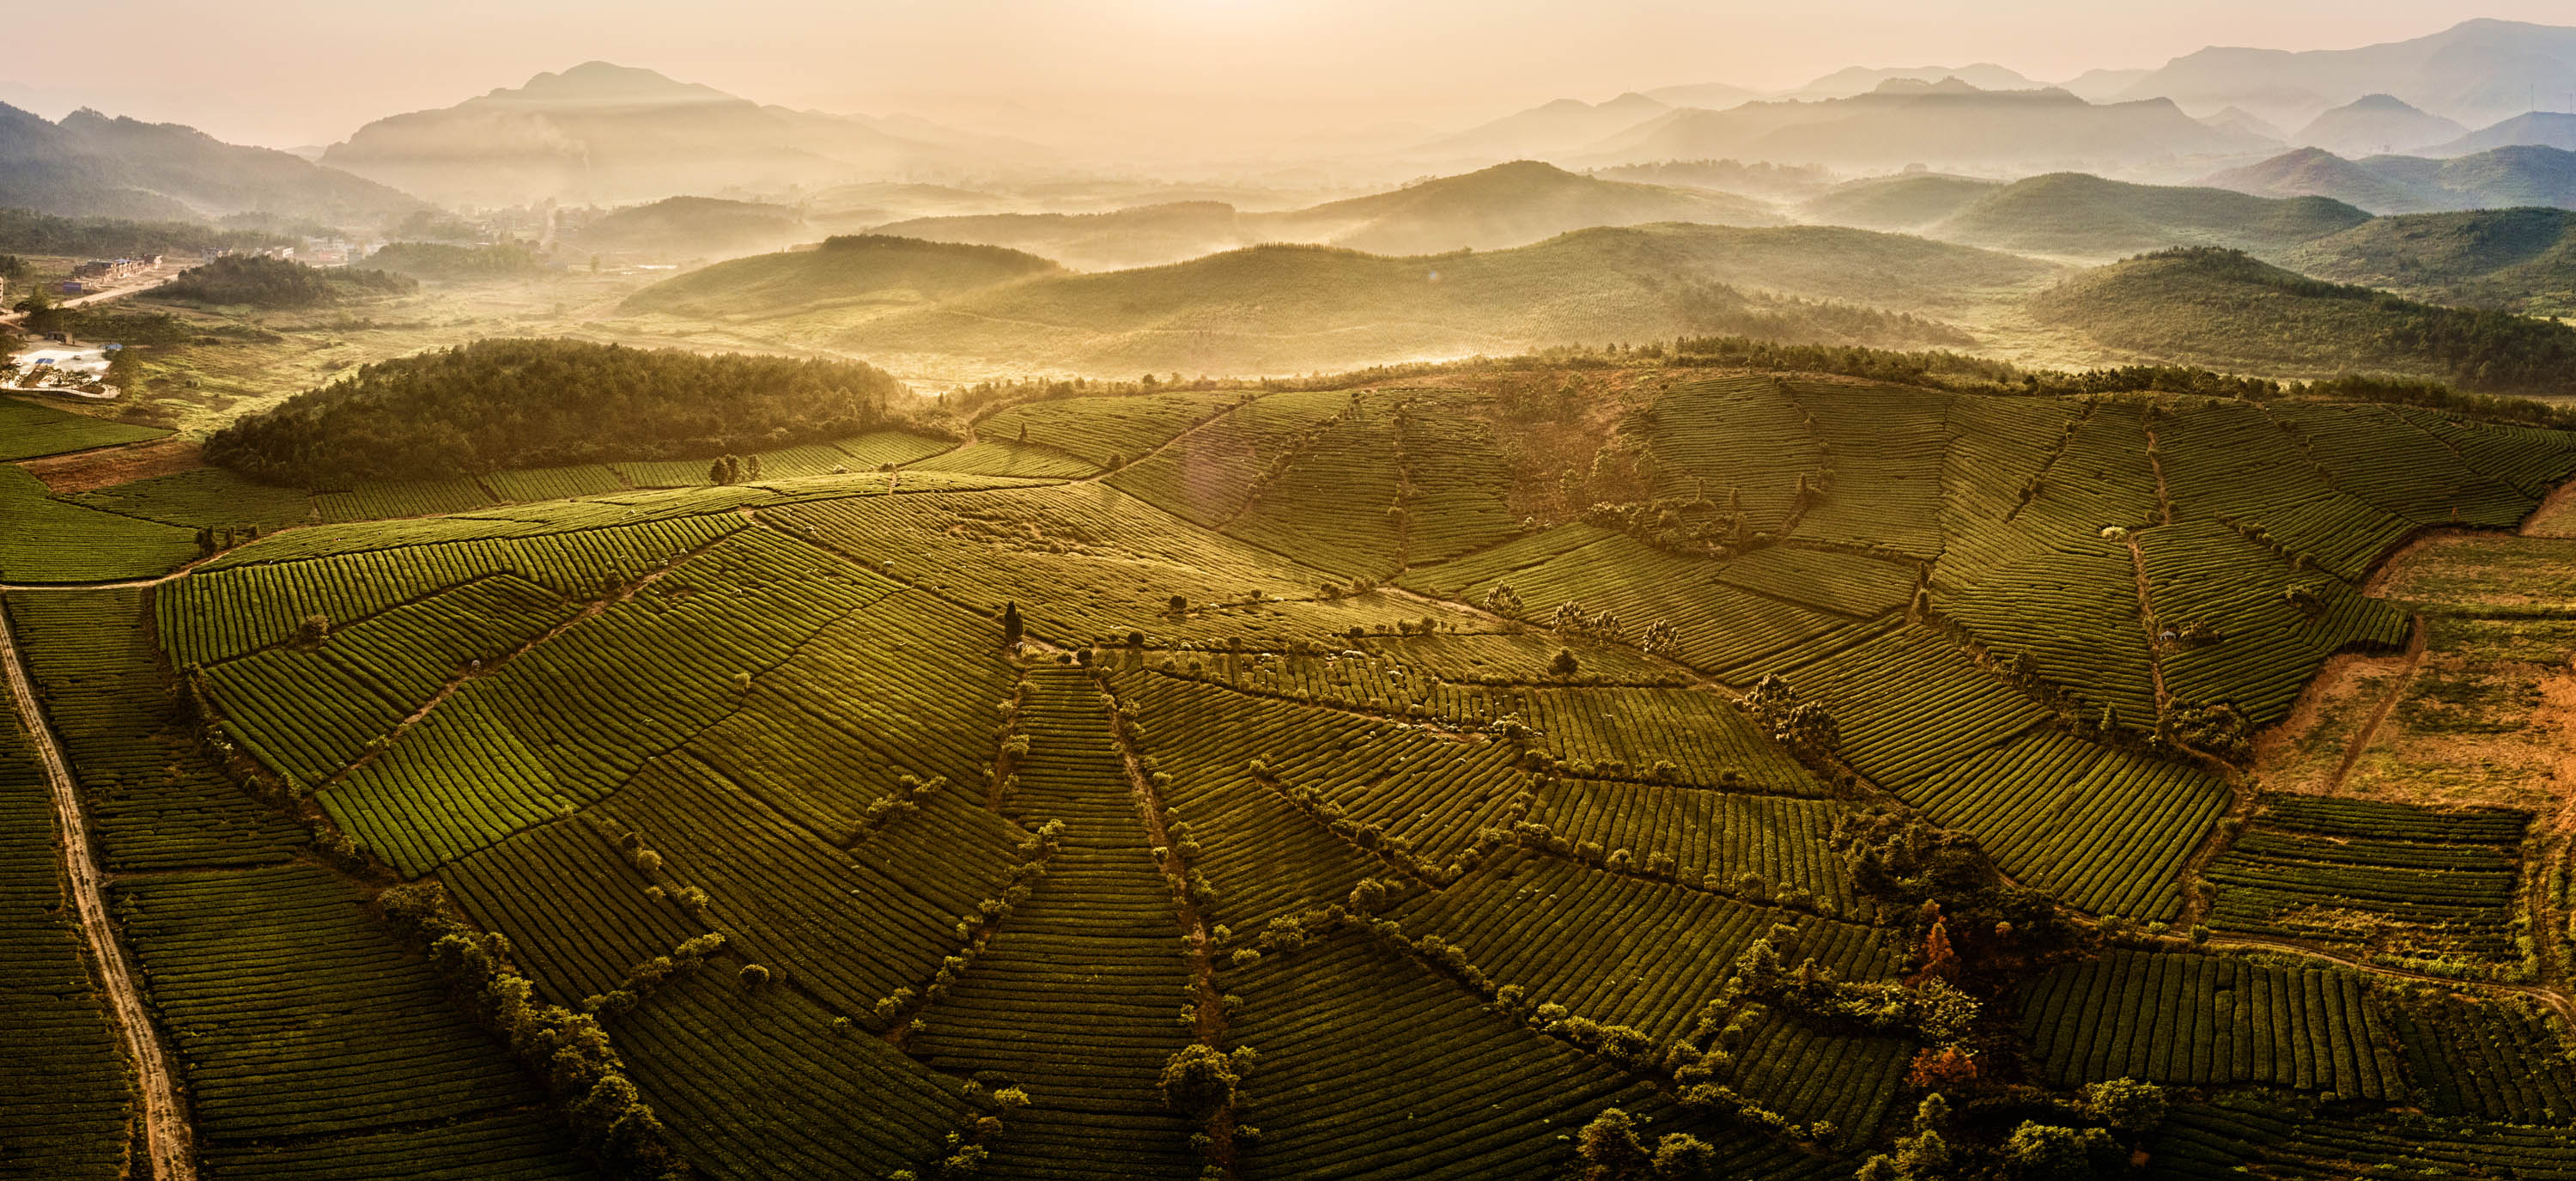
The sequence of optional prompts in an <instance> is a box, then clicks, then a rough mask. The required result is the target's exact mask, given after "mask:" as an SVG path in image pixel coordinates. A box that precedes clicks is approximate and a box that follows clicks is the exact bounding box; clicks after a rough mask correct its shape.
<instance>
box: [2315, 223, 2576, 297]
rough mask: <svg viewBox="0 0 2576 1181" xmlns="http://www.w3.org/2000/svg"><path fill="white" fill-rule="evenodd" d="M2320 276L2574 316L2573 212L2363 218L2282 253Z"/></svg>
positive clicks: (2575, 249) (2406, 292)
mask: <svg viewBox="0 0 2576 1181" xmlns="http://www.w3.org/2000/svg"><path fill="white" fill-rule="evenodd" d="M2280 261H2281V262H2282V263H2284V264H2285V265H2288V266H2291V267H2294V268H2297V269H2298V270H2299V271H2301V272H2303V273H2306V274H2310V275H2315V276H2317V277H2318V278H2322V279H2333V280H2336V281H2338V282H2344V283H2361V284H2366V285H2368V286H2372V287H2384V288H2387V289H2389V290H2392V291H2396V292H2398V293H2399V294H2402V295H2408V296H2412V297H2415V298H2419V299H2424V300H2429V301H2431V302H2434V303H2450V304H2464V305H2467V306H2470V307H2481V308H2493V309H2497V310H2500V311H2509V312H2521V313H2524V314H2527V315H2538V316H2564V315H2568V314H2570V313H2571V312H2576V212H2571V211H2569V210H2564V209H2539V208H2522V209H2493V210H2479V211H2475V212H2465V213H2420V214H2412V215H2408V216H2405V217H2383V218H2378V219H2376V220H2373V221H2367V222H2363V223H2362V224H2360V225H2358V226H2354V227H2353V228H2351V229H2349V230H2345V231H2344V232H2342V233H2340V234H2333V235H2330V236H2327V237H2324V238H2319V239H2317V240H2315V241H2313V242H2309V243H2306V244H2304V245H2302V246H2300V247H2298V248H2297V249H2294V250H2292V251H2290V252H2288V253H2287V254H2284V255H2282V256H2281V259H2280Z"/></svg>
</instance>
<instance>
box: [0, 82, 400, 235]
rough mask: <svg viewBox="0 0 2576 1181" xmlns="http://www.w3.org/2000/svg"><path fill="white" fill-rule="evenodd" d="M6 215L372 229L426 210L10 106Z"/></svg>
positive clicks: (176, 142) (272, 160)
mask: <svg viewBox="0 0 2576 1181" xmlns="http://www.w3.org/2000/svg"><path fill="white" fill-rule="evenodd" d="M0 206H10V207H15V208H21V209H32V210H35V211H37V212H40V213H50V214H54V215H57V216H62V217H120V218H133V219H139V220H162V221H190V220H209V219H213V218H218V217H222V216H225V215H229V214H236V213H268V214H274V215H277V216H279V217H281V218H286V219H291V220H304V221H315V222H321V223H323V224H327V225H345V226H366V227H370V228H372V227H373V226H375V225H378V224H380V223H382V222H384V221H386V220H387V219H390V218H393V217H398V216H401V215H403V214H406V213H409V212H411V211H413V210H416V209H420V208H422V207H423V205H422V202H421V201H420V200H418V199H417V198H415V197H412V196H411V195H409V194H406V193H402V192H397V191H395V190H394V189H392V188H388V187H386V186H384V185H381V184H377V183H375V182H373V181H368V180H364V179H361V178H359V177H356V176H352V175H349V174H348V173H345V172H341V171H339V170H337V169H332V168H322V167H317V166H316V165H314V164H313V163H311V162H309V161H306V160H303V159H299V158H297V157H295V156H293V155H290V154H288V153H285V152H277V151H271V150H269V149H267V148H254V147H243V146H240V145H236V144H227V143H223V142H221V141H219V140H217V139H215V138H214V137H212V136H209V135H207V134H205V133H204V132H201V131H198V130H196V129H194V128H190V127H182V126H180V125H178V124H175V123H145V122H141V121H139V120H135V119H123V118H112V117H110V116H107V115H103V114H100V113H99V112H97V111H92V110H88V109H82V110H77V111H74V112H72V113H71V114H69V115H66V116H64V117H63V119H62V121H61V122H59V123H55V122H50V121H48V120H46V119H43V118H40V117H38V116H36V115H33V114H30V113H28V112H26V111H22V110H19V109H18V108H16V107H10V106H0Z"/></svg>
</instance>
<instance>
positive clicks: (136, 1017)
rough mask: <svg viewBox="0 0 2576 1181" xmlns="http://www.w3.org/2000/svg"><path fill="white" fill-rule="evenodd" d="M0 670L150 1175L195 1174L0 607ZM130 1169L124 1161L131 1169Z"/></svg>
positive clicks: (128, 968) (178, 1177)
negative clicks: (119, 1055) (46, 803)
mask: <svg viewBox="0 0 2576 1181" xmlns="http://www.w3.org/2000/svg"><path fill="white" fill-rule="evenodd" d="M0 673H5V674H6V675H7V677H8V680H9V695H10V699H11V701H12V703H13V704H14V705H15V707H16V709H17V711H18V716H19V718H20V719H21V720H22V721H23V722H25V724H26V727H27V737H28V743H29V745H30V746H32V747H33V748H34V749H35V752H36V760H37V762H38V763H40V764H41V765H42V766H43V767H44V771H45V780H46V782H47V784H48V785H49V786H50V787H51V788H52V795H53V801H54V820H55V827H56V832H57V835H58V836H59V837H60V838H61V840H62V854H61V861H62V870H63V878H64V881H65V884H66V886H67V887H68V890H67V892H68V893H69V894H70V895H71V900H72V903H73V905H74V909H75V910H76V911H77V912H78V914H79V918H80V925H81V929H82V931H83V933H84V934H86V935H87V936H88V942H89V953H90V954H89V960H90V964H91V966H92V967H93V968H94V969H95V970H96V971H97V973H98V977H99V980H98V983H99V985H100V986H101V988H102V989H103V990H104V991H105V992H106V993H107V997H108V1002H109V1007H110V1010H111V1011H112V1012H113V1013H114V1014H115V1017H116V1024H117V1030H118V1032H119V1033H120V1034H121V1035H123V1036H122V1040H123V1041H124V1043H125V1052H126V1056H127V1058H128V1059H129V1060H130V1061H132V1063H133V1064H134V1074H135V1078H134V1081H135V1089H136V1090H137V1091H139V1092H141V1110H140V1112H139V1113H138V1115H139V1116H140V1118H141V1119H142V1121H143V1127H142V1134H143V1147H144V1155H145V1157H146V1160H147V1164H148V1167H149V1168H150V1170H151V1177H152V1181H195V1179H196V1176H197V1161H196V1151H195V1146H194V1143H193V1141H194V1139H195V1129H194V1128H193V1127H192V1126H191V1124H190V1123H189V1119H188V1111H187V1103H186V1100H185V1099H184V1098H183V1097H182V1096H181V1094H180V1085H179V1072H178V1068H177V1066H176V1064H175V1063H174V1062H173V1060H172V1057H171V1054H170V1049H169V1046H168V1044H167V1043H166V1042H164V1041H163V1040H162V1038H161V1031H160V1030H159V1029H158V1028H157V1027H155V1026H154V1025H153V1023H152V1013H151V1010H150V1008H149V1007H147V1006H146V1005H145V1004H144V1001H143V994H142V990H141V989H140V988H138V987H137V986H136V984H135V975H136V969H135V967H134V966H133V965H132V964H130V963H129V962H128V961H127V959H126V953H125V947H124V942H123V941H122V940H121V939H120V938H118V933H117V928H116V927H115V926H114V925H113V922H114V920H113V919H112V918H111V917H110V912H109V909H108V904H107V893H106V875H105V874H104V873H103V872H102V871H101V870H100V869H99V865H98V860H97V858H96V856H95V855H94V854H93V852H92V846H91V845H90V839H89V824H88V820H87V818H86V817H85V816H84V815H83V813H82V811H81V801H80V784H79V782H78V781H77V780H75V779H73V778H72V773H71V767H70V763H69V762H68V761H67V760H65V759H64V757H63V750H62V746H61V745H60V744H59V743H58V742H56V741H55V739H54V730H53V724H52V723H51V722H50V721H48V720H47V719H46V717H45V714H44V711H43V709H42V708H41V707H40V706H39V705H38V703H37V700H36V693H35V688H34V685H33V683H32V682H31V681H30V680H29V678H28V676H27V669H26V664H25V662H24V661H23V660H21V659H20V657H19V655H18V647H17V644H16V642H15V641H14V640H13V639H12V638H11V636H10V633H9V622H8V619H7V616H6V613H5V612H0ZM131 1171H132V1166H131V1162H129V1163H128V1172H129V1173H131Z"/></svg>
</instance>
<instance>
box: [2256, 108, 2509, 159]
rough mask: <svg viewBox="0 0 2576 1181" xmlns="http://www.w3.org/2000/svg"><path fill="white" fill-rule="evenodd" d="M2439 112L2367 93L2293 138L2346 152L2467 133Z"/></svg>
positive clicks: (2403, 146) (2411, 145)
mask: <svg viewBox="0 0 2576 1181" xmlns="http://www.w3.org/2000/svg"><path fill="white" fill-rule="evenodd" d="M2468 131H2469V129H2468V128H2466V127H2462V126H2460V125H2459V124H2458V123H2455V122H2452V121H2451V120H2449V119H2445V118H2443V117H2441V116H2440V115H2434V114H2429V113H2427V112H2424V111H2420V110H2417V109H2416V108H2415V107H2413V106H2412V105H2409V104H2408V103H2407V102H2406V101H2405V100H2403V99H2400V98H2398V97H2396V96H2394V95H2387V94H2365V95H2363V96H2361V97H2360V98H2357V99H2354V100H2353V101H2351V102H2349V103H2346V104H2344V105H2343V106H2340V107H2336V108H2334V109H2333V110H2330V111H2326V112H2325V113H2323V114H2320V115H2318V116H2317V117H2316V118H2315V119H2312V120H2310V121H2309V122H2308V125H2307V126H2305V127H2302V128H2300V129H2299V131H2298V134H2296V135H2294V136H2292V137H2291V139H2292V141H2293V142H2295V143H2298V144H2301V145H2304V146H2307V147H2313V148H2324V149H2325V150H2327V151H2329V152H2336V153H2341V154H2344V155H2355V154H2359V155H2369V154H2372V153H2387V152H2402V151H2410V150H2413V149H2415V148H2420V147H2422V146H2424V145H2426V144H2434V143H2441V142H2444V141H2446V140H2451V139H2455V138H2458V137H2459V136H2462V135H2466V134H2468Z"/></svg>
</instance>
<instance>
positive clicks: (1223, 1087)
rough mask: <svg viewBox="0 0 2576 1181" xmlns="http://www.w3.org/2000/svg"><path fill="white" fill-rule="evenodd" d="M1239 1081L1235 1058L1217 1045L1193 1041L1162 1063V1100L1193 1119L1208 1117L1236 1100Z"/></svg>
mask: <svg viewBox="0 0 2576 1181" xmlns="http://www.w3.org/2000/svg"><path fill="white" fill-rule="evenodd" d="M1238 1081H1240V1078H1239V1077H1238V1076H1237V1075H1236V1074H1235V1069H1234V1061H1233V1059H1231V1058H1228V1057H1227V1056H1226V1055H1225V1054H1223V1053H1221V1052H1219V1051H1218V1050H1217V1048H1216V1047H1214V1046H1210V1045H1203V1044H1201V1043H1198V1042H1192V1043H1190V1044H1189V1045H1186V1046H1183V1047H1181V1048H1180V1051H1179V1052H1178V1053H1175V1054H1173V1055H1172V1056H1171V1058H1169V1059H1168V1060H1166V1061H1165V1062H1164V1063H1163V1077H1162V1079H1161V1082H1162V1086H1163V1102H1165V1103H1168V1104H1170V1105H1171V1108H1172V1110H1174V1111H1177V1112H1180V1113H1182V1114H1184V1115H1187V1116H1190V1117H1191V1118H1194V1119H1206V1118H1207V1117H1209V1116H1211V1115H1214V1114H1216V1112H1218V1111H1219V1110H1221V1109H1223V1108H1224V1107H1226V1106H1227V1105H1228V1104H1231V1103H1233V1102H1234V1085H1235V1083H1237V1082H1238Z"/></svg>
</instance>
